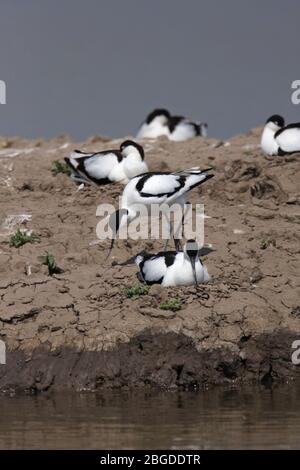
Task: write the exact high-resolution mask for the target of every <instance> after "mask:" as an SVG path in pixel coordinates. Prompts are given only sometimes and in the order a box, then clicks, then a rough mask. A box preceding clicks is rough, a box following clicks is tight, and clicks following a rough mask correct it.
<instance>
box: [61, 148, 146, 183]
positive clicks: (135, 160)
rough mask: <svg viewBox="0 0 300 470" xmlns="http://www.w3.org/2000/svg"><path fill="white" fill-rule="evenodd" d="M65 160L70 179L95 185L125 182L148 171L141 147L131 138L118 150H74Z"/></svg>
mask: <svg viewBox="0 0 300 470" xmlns="http://www.w3.org/2000/svg"><path fill="white" fill-rule="evenodd" d="M65 161H66V163H67V164H68V165H69V166H70V167H71V169H72V171H73V174H72V176H71V177H72V179H74V180H75V181H78V182H81V183H95V184H97V185H103V184H108V183H117V182H118V183H123V184H126V183H128V181H129V180H130V179H131V178H133V177H134V176H137V175H140V174H142V173H145V171H148V166H147V164H146V162H145V161H144V149H143V147H142V146H141V145H139V144H138V143H136V142H133V141H132V140H125V141H124V142H123V143H122V144H121V145H120V149H119V150H103V151H102V152H95V153H86V152H81V151H80V150H75V151H74V152H72V153H71V155H70V157H69V158H65Z"/></svg>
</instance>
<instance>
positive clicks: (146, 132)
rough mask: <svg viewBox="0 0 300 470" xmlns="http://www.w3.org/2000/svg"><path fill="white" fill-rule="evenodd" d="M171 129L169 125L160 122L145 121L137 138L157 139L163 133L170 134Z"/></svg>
mask: <svg viewBox="0 0 300 470" xmlns="http://www.w3.org/2000/svg"><path fill="white" fill-rule="evenodd" d="M168 134H169V130H168V127H167V126H164V125H162V124H161V123H160V122H156V121H154V122H150V124H147V123H144V124H142V125H141V127H140V129H139V131H138V133H137V136H136V137H137V139H156V138H157V137H160V136H161V135H168Z"/></svg>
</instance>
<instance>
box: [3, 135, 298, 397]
mask: <svg viewBox="0 0 300 470" xmlns="http://www.w3.org/2000/svg"><path fill="white" fill-rule="evenodd" d="M259 137H260V129H256V130H253V131H251V132H250V133H249V134H247V135H244V136H237V137H235V138H233V139H231V140H230V141H229V142H230V145H228V144H226V145H223V144H222V143H221V142H218V141H216V140H213V139H208V140H202V139H199V138H198V139H194V140H191V141H188V142H184V143H171V142H169V141H167V140H166V139H164V138H162V139H160V140H157V141H156V142H150V141H147V142H145V143H144V145H145V150H146V158H147V161H148V163H149V166H150V169H154V170H169V169H170V170H179V169H183V168H189V167H191V166H195V165H200V166H203V167H206V166H207V165H209V166H212V167H214V173H215V177H214V178H213V179H212V180H210V181H209V182H208V183H207V184H205V185H204V186H203V188H202V190H201V189H196V190H194V191H193V192H192V195H191V197H190V198H189V200H190V202H203V203H204V204H205V211H206V214H207V215H209V216H210V217H211V218H208V219H205V242H206V243H211V244H212V245H213V248H214V250H215V251H213V252H212V253H210V254H209V255H208V256H207V258H206V260H205V263H206V265H207V267H208V270H209V273H210V274H211V276H212V281H211V282H210V283H209V284H207V285H205V286H199V287H198V289H197V290H196V288H195V287H194V286H192V287H187V288H161V287H160V286H152V287H151V288H150V290H149V293H148V294H146V295H143V296H140V297H138V298H136V299H129V298H127V297H126V295H125V293H124V289H125V288H126V287H130V286H132V285H133V284H135V283H136V282H137V279H136V267H135V266H133V265H132V266H112V265H111V261H110V262H108V261H105V257H106V254H107V248H108V242H107V241H105V242H102V243H100V244H98V245H97V244H93V243H91V242H93V241H94V240H95V239H96V234H95V227H96V224H97V222H98V220H99V219H98V218H97V217H96V207H97V205H98V204H99V203H103V202H108V203H115V204H116V202H117V198H118V195H119V193H120V191H121V190H122V187H121V186H119V185H111V186H106V187H102V188H97V187H94V186H93V187H92V186H91V187H88V188H86V189H84V190H82V191H78V192H76V186H75V185H74V184H73V183H72V182H71V181H70V180H69V179H68V177H67V176H66V175H64V174H59V175H57V176H53V174H52V173H51V167H52V162H53V161H54V160H62V159H63V157H65V156H66V155H68V153H69V151H70V150H71V149H73V148H76V147H79V148H82V149H87V150H97V149H102V148H108V147H111V146H114V145H118V144H119V142H118V141H114V142H113V143H112V142H109V141H108V139H105V138H101V137H94V138H91V139H90V140H88V141H87V142H85V143H74V142H71V141H70V138H69V137H68V136H61V137H58V138H56V139H53V140H50V141H43V140H40V141H37V140H36V141H27V140H26V141H25V140H22V139H19V138H16V139H2V140H0V192H1V200H0V214H1V222H0V262H1V276H0V299H1V308H0V339H2V340H3V341H5V343H6V347H7V364H6V365H5V366H4V365H0V389H1V390H2V391H12V390H31V391H38V390H49V389H50V390H52V389H53V390H54V389H56V390H57V389H67V388H74V389H76V390H94V389H97V388H99V387H107V386H108V387H110V386H111V387H120V386H145V385H154V386H160V387H166V388H172V387H176V386H186V387H201V386H205V385H210V384H219V383H224V382H230V383H242V382H246V381H247V382H248V381H263V382H269V381H272V380H280V379H284V380H287V379H289V378H295V377H296V376H297V375H299V371H300V366H295V365H293V364H292V362H291V354H292V352H293V350H292V342H293V341H294V340H297V339H300V300H299V297H300V295H299V280H300V279H299V272H300V269H299V267H300V262H299V238H300V234H299V214H300V208H299V202H300V193H299V177H300V172H299V159H300V155H299V154H298V155H293V156H289V157H284V158H282V157H281V158H266V157H264V156H262V155H261V152H260V149H259V146H258V143H259ZM115 142H116V143H115ZM16 215H18V216H20V215H22V217H18V218H17V217H15V216H16ZM22 219H24V220H23V222H22ZM18 227H21V228H27V229H30V230H32V231H33V232H34V233H35V234H37V235H39V237H40V241H39V243H34V244H26V245H24V246H22V247H21V248H14V247H10V246H9V244H8V243H7V242H8V241H9V238H10V236H11V234H12V233H14V232H15V231H16V229H17V228H18ZM161 246H162V245H161V243H160V242H157V241H155V242H153V241H147V242H143V241H138V242H137V241H130V240H129V241H127V242H125V241H118V243H117V247H116V249H115V251H114V260H115V261H117V262H123V261H125V260H127V259H128V258H130V257H131V256H133V255H134V254H136V253H138V252H139V251H140V250H142V249H144V248H146V249H147V250H148V251H156V250H160V249H161ZM45 252H49V253H51V254H53V255H54V256H55V259H56V261H57V263H58V265H59V266H60V267H61V268H63V270H64V272H63V273H62V274H59V275H54V276H53V277H50V276H49V275H48V272H47V267H46V266H44V265H43V264H42V263H41V261H40V256H41V255H43V254H44V253H45ZM170 298H179V299H180V300H181V302H182V309H181V310H179V311H177V312H172V311H167V310H162V309H160V308H159V306H160V304H161V303H162V302H165V301H166V300H168V299H170Z"/></svg>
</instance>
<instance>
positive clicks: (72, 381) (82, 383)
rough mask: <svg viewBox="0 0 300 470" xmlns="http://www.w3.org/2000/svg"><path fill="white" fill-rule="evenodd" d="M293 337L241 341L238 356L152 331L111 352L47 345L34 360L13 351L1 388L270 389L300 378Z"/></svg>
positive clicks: (283, 334)
mask: <svg viewBox="0 0 300 470" xmlns="http://www.w3.org/2000/svg"><path fill="white" fill-rule="evenodd" d="M293 338H294V335H293V333H291V332H289V331H280V332H277V333H274V334H273V335H272V336H270V335H266V334H265V335H261V336H259V337H256V338H255V339H254V338H248V339H247V338H246V339H244V338H242V340H241V341H240V343H239V354H236V353H235V352H233V351H231V350H230V348H226V347H221V348H217V349H214V350H203V351H201V350H200V351H197V350H196V348H195V345H194V344H193V341H192V340H191V339H190V338H188V337H186V336H185V335H183V334H175V333H165V334H163V333H154V334H153V332H151V331H148V332H144V333H142V334H141V335H139V336H137V337H135V338H133V339H132V340H131V341H130V342H129V343H127V344H124V343H123V344H120V345H119V346H118V347H117V348H116V349H114V350H112V351H107V352H105V351H103V352H92V351H90V352H89V351H82V352H78V351H77V352H76V351H72V350H71V349H68V348H60V350H56V351H53V352H51V351H50V350H49V348H48V346H47V345H44V346H43V347H40V348H38V349H36V350H35V351H34V352H33V353H32V355H31V357H30V358H29V357H28V356H26V355H25V354H24V352H12V353H9V354H8V361H7V365H6V366H5V367H6V369H5V372H4V369H2V370H1V369H0V371H1V374H0V388H1V390H2V391H3V392H11V391H29V392H39V391H49V390H66V389H69V390H70V389H73V390H78V391H83V390H85V391H94V390H97V389H99V388H102V387H124V386H125V387H143V386H145V385H147V386H154V387H159V388H162V389H174V388H177V387H180V388H182V387H183V388H187V389H195V388H196V389H198V388H200V389H201V388H202V387H204V386H211V385H214V384H229V383H232V384H236V385H239V384H242V383H249V382H260V383H263V384H267V385H269V384H271V383H272V382H273V381H279V380H284V381H286V380H288V379H290V378H296V377H297V376H298V377H299V376H300V374H299V372H300V369H299V367H298V368H297V366H293V365H292V364H291V358H290V354H291V350H290V345H291V341H292V340H293Z"/></svg>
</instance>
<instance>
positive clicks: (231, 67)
mask: <svg viewBox="0 0 300 470" xmlns="http://www.w3.org/2000/svg"><path fill="white" fill-rule="evenodd" d="M299 18H300V2H299V0H286V1H285V2H282V1H279V0H252V1H251V2H249V1H248V0H226V1H224V0H223V1H222V0H209V1H208V0H207V1H204V0H185V1H182V0H163V1H162V0H151V2H150V1H147V0H125V1H121V0H42V1H41V0H25V1H24V0H2V1H1V17H0V53H1V55H0V57H1V67H0V79H1V80H4V81H5V82H6V86H7V96H6V100H7V104H6V105H0V135H10V136H12V135H21V136H25V137H52V136H55V135H57V134H61V133H64V132H66V133H70V134H71V135H72V136H73V137H74V138H75V139H85V138H86V137H88V136H90V135H92V134H104V135H110V136H114V137H116V136H124V135H126V134H135V132H136V131H137V128H138V126H139V124H140V122H141V121H142V120H143V119H144V118H145V116H146V115H147V114H148V112H150V111H151V110H152V109H153V108H155V107H166V108H169V109H170V111H172V112H174V113H176V114H184V115H187V116H189V117H191V118H194V119H196V120H204V121H207V122H208V125H209V135H210V136H213V137H220V138H226V137H230V136H232V135H234V134H237V133H241V132H245V131H247V130H248V129H250V128H251V127H255V126H258V125H261V124H262V123H264V121H265V120H266V118H267V117H269V115H271V114H273V113H280V114H283V115H284V116H285V118H286V119H287V121H294V120H297V121H299V120H300V105H298V106H296V105H293V104H292V103H291V93H292V90H291V83H292V82H293V81H294V80H297V79H300V68H299V57H300V40H299V39H300V38H299V36H300V33H299Z"/></svg>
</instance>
